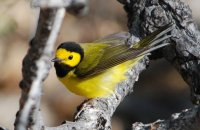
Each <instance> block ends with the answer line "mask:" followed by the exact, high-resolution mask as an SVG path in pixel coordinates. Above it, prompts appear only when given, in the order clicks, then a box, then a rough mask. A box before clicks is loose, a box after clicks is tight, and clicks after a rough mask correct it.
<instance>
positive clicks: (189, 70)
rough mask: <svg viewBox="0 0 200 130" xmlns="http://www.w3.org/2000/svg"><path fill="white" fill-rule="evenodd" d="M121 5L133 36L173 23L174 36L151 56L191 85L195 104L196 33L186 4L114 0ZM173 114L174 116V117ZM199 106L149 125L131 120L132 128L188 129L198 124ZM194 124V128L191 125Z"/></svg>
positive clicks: (199, 35) (199, 77)
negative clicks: (166, 61) (174, 25)
mask: <svg viewBox="0 0 200 130" xmlns="http://www.w3.org/2000/svg"><path fill="white" fill-rule="evenodd" d="M118 1H120V2H121V3H122V4H124V8H125V10H126V12H127V13H128V27H129V30H130V33H132V34H133V35H134V36H138V37H143V36H145V35H147V34H148V33H149V32H152V31H153V30H155V29H156V28H157V27H160V26H163V25H165V24H168V23H170V22H173V23H175V24H176V29H174V30H173V36H174V38H173V39H172V40H171V41H170V42H171V43H173V44H171V45H170V46H168V47H165V48H163V50H162V52H161V51H159V52H154V53H153V55H152V57H151V58H154V59H155V58H162V57H163V56H164V57H165V58H166V59H167V60H168V61H169V62H171V63H172V64H173V65H174V66H175V68H176V69H177V70H178V71H179V72H180V74H181V75H182V77H183V78H184V80H185V81H186V82H187V83H188V84H189V85H190V87H191V97H192V98H191V99H192V102H193V103H195V104H199V101H200V73H199V72H200V60H199V57H200V53H199V50H200V32H199V31H198V28H197V25H196V24H195V23H194V22H193V19H192V12H191V10H190V8H189V6H188V5H187V4H185V3H183V2H182V1H180V0H160V1H157V0H154V1H151V0H142V1H141V0H132V1H129V0H118ZM175 117H176V118H175ZM199 117H200V115H199V106H198V107H193V108H191V109H189V110H185V111H183V112H181V113H179V114H175V115H172V118H171V119H169V120H161V121H160V120H158V121H156V122H154V123H151V124H143V123H134V124H133V129H138V130H148V129H155V130H160V129H162V130H168V129H172V130H173V129H174V130H175V129H181V130H186V129H192V128H194V129H195V130H196V129H197V128H198V129H199V126H200V122H199ZM195 126H198V127H195Z"/></svg>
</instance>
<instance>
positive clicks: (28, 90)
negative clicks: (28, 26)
mask: <svg viewBox="0 0 200 130" xmlns="http://www.w3.org/2000/svg"><path fill="white" fill-rule="evenodd" d="M64 14H65V9H64V8H61V9H58V10H57V9H54V10H51V9H43V10H41V12H40V17H39V22H38V28H37V32H36V35H35V37H34V39H33V40H32V41H31V43H30V49H29V51H28V53H27V55H26V56H25V58H24V60H23V68H22V73H23V80H22V81H21V83H20V87H21V89H22V95H21V99H20V110H19V112H18V114H17V118H16V121H15V129H16V130H26V129H27V128H32V129H38V130H39V129H41V127H42V125H43V124H42V122H38V117H40V116H39V115H38V114H39V107H40V98H41V94H42V82H43V80H44V79H45V78H46V77H47V75H48V72H49V69H50V66H51V63H50V58H51V57H52V54H53V47H54V44H55V41H56V39H57V36H58V32H59V29H60V26H61V23H62V20H63V17H64Z"/></svg>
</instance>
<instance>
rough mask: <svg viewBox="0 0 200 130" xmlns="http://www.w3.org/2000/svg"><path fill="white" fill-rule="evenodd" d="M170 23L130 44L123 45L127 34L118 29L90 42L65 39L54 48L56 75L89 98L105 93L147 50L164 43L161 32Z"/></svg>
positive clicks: (123, 76)
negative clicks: (83, 42)
mask: <svg viewBox="0 0 200 130" xmlns="http://www.w3.org/2000/svg"><path fill="white" fill-rule="evenodd" d="M171 30H172V26H171V25H167V26H164V27H163V28H161V29H159V30H157V31H155V32H154V33H152V34H151V35H149V36H147V37H145V38H144V39H143V40H141V41H140V42H138V43H136V44H134V45H133V46H132V47H129V46H127V45H125V42H126V40H127V38H128V37H130V36H129V35H127V33H118V34H114V35H111V36H108V37H106V38H104V39H100V40H98V41H95V42H93V43H85V44H77V43H75V42H65V43H63V44H61V45H59V47H58V48H57V50H56V57H55V58H54V59H53V60H52V61H53V62H55V64H54V67H55V69H56V74H57V76H58V79H59V80H60V81H61V82H62V83H63V84H64V85H65V86H66V87H67V88H68V89H69V90H70V91H71V92H73V93H75V94H77V95H81V96H85V97H88V98H96V97H105V96H107V95H109V94H111V93H113V92H114V89H115V86H116V85H117V84H118V83H120V82H122V81H123V80H125V79H126V78H127V77H126V75H125V74H126V72H127V71H128V70H129V69H130V68H131V67H133V66H135V65H136V64H137V63H138V61H139V60H140V59H141V58H143V57H144V56H145V55H146V54H148V53H149V52H151V51H153V50H155V49H158V48H161V47H163V46H165V45H167V44H160V45H157V44H158V43H159V42H161V41H163V40H165V39H167V38H169V37H170V36H169V35H167V36H163V35H164V34H166V33H167V32H169V31H171Z"/></svg>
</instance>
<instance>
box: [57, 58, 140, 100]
mask: <svg viewBox="0 0 200 130" xmlns="http://www.w3.org/2000/svg"><path fill="white" fill-rule="evenodd" d="M140 59H141V57H139V58H137V59H134V61H133V60H130V61H127V62H124V63H122V64H119V65H117V66H115V67H112V68H110V69H108V70H106V71H105V72H102V73H100V74H97V75H95V76H91V77H88V78H84V79H79V78H78V77H76V76H75V75H74V74H73V73H71V74H68V76H65V77H63V78H59V80H60V81H61V82H62V83H63V84H64V85H65V86H66V87H67V88H68V89H69V90H70V91H71V92H73V93H75V94H77V95H80V96H85V97H88V98H96V97H105V96H107V95H109V94H111V93H113V91H114V89H115V86H116V85H117V84H118V83H119V82H121V81H123V80H125V79H126V76H125V73H126V72H127V71H128V70H129V69H130V67H132V66H134V65H135V63H137V61H138V60H140Z"/></svg>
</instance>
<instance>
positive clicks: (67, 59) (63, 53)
mask: <svg viewBox="0 0 200 130" xmlns="http://www.w3.org/2000/svg"><path fill="white" fill-rule="evenodd" d="M56 58H57V59H59V60H60V63H62V64H64V65H68V66H69V67H75V66H77V65H78V64H79V63H80V61H81V55H80V54H79V53H78V52H72V51H68V50H66V49H64V48H59V49H58V50H57V51H56Z"/></svg>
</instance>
